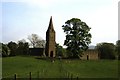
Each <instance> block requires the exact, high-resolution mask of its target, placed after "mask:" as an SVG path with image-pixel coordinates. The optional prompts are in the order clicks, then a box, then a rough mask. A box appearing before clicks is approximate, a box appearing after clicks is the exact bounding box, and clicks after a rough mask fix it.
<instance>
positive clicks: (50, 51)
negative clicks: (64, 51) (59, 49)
mask: <svg viewBox="0 0 120 80" xmlns="http://www.w3.org/2000/svg"><path fill="white" fill-rule="evenodd" d="M55 37H56V35H55V30H54V27H53V22H52V17H51V18H50V22H49V26H48V29H47V31H46V46H45V56H47V57H56V51H55V44H56V42H55ZM39 51H40V52H39ZM34 52H36V54H34ZM30 54H31V55H35V56H37V55H39V56H41V54H44V48H42V49H39V48H37V49H30ZM81 59H82V60H97V59H99V54H98V51H97V50H95V49H88V50H87V51H85V52H84V53H83V56H82V57H81Z"/></svg>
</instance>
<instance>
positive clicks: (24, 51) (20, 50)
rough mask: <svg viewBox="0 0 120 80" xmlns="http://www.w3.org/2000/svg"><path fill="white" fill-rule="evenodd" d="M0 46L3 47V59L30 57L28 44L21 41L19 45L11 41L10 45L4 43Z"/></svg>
mask: <svg viewBox="0 0 120 80" xmlns="http://www.w3.org/2000/svg"><path fill="white" fill-rule="evenodd" d="M0 44H1V45H2V57H7V56H16V55H28V52H29V44H28V42H22V41H19V42H18V43H15V42H13V41H11V42H9V43H8V44H3V43H0Z"/></svg>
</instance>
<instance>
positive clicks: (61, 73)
mask: <svg viewBox="0 0 120 80" xmlns="http://www.w3.org/2000/svg"><path fill="white" fill-rule="evenodd" d="M53 64H54V63H53ZM51 65H52V63H51ZM45 67H46V66H45ZM57 67H58V74H57V76H55V78H67V79H73V78H76V80H78V75H76V74H73V73H71V72H70V71H67V70H66V69H65V67H64V66H63V63H62V60H59V63H58V66H57ZM48 75H49V74H48V70H45V69H43V70H42V71H34V72H27V73H22V75H20V74H17V73H15V74H12V75H11V76H8V78H9V77H10V78H13V79H14V80H17V79H19V78H27V79H29V80H31V79H34V78H37V79H41V78H51V77H49V76H48ZM46 76H47V77H46ZM52 78H54V76H53V77H52Z"/></svg>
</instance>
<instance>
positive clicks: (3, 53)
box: [1, 43, 10, 57]
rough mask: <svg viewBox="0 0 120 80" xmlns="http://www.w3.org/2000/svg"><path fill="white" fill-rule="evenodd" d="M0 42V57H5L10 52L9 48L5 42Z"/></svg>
mask: <svg viewBox="0 0 120 80" xmlns="http://www.w3.org/2000/svg"><path fill="white" fill-rule="evenodd" d="M1 44H2V57H7V56H9V54H10V50H9V48H8V46H7V45H6V44H3V43H1Z"/></svg>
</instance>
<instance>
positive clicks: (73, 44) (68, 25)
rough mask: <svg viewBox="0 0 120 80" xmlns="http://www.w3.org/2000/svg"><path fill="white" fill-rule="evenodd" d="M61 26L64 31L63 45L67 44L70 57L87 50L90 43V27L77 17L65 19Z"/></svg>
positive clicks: (79, 55)
mask: <svg viewBox="0 0 120 80" xmlns="http://www.w3.org/2000/svg"><path fill="white" fill-rule="evenodd" d="M62 28H63V30H64V32H65V33H66V40H65V41H64V45H66V46H67V52H68V53H69V54H70V57H74V58H78V57H79V58H80V57H82V52H83V51H85V50H87V49H88V46H89V44H90V43H91V37H92V36H91V34H90V33H89V31H90V29H91V28H90V27H89V26H88V25H87V24H86V23H85V22H83V21H81V20H80V19H78V18H72V19H70V20H67V21H66V22H65V25H63V26H62Z"/></svg>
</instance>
